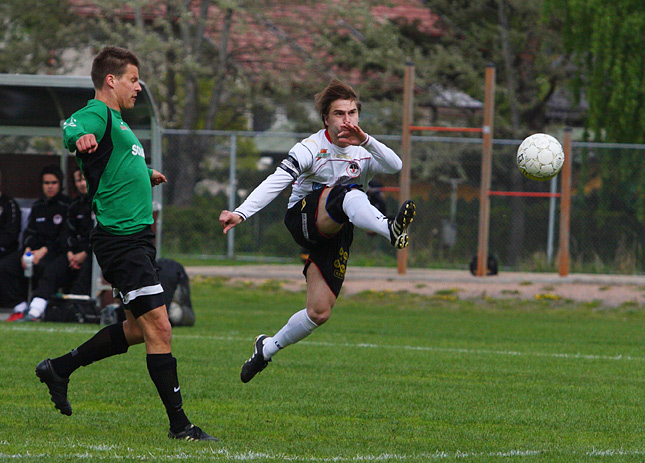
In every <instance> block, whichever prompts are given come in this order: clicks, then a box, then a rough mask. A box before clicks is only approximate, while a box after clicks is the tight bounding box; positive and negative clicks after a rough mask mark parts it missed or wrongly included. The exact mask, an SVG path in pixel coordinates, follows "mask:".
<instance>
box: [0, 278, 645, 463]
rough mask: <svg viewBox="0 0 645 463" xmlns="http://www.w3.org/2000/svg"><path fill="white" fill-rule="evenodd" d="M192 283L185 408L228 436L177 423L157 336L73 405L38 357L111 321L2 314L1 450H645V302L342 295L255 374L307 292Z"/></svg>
mask: <svg viewBox="0 0 645 463" xmlns="http://www.w3.org/2000/svg"><path fill="white" fill-rule="evenodd" d="M191 290H192V293H193V305H194V306H195V308H196V312H197V324H196V326H194V327H191V328H176V329H175V330H174V334H173V353H174V355H175V356H176V357H177V358H178V361H179V374H180V381H181V385H182V394H183V398H184V408H185V410H186V412H187V413H188V415H189V417H190V418H191V419H192V420H193V421H194V422H195V423H196V424H198V425H199V426H201V427H203V428H204V429H205V430H206V431H208V432H209V433H212V434H213V435H216V436H217V437H219V438H220V439H221V441H220V442H216V443H186V442H176V441H170V440H169V439H168V438H167V437H166V432H167V421H166V416H165V412H164V410H163V407H162V406H161V403H160V401H159V399H158V397H157V394H156V391H155V389H154V386H153V384H152V382H151V381H150V379H149V377H148V373H147V370H146V367H145V349H144V347H143V346H135V347H132V348H130V351H129V352H128V354H126V355H121V356H118V357H113V358H110V359H106V360H103V361H101V362H100V363H97V364H94V365H90V366H88V367H85V368H81V369H80V370H78V371H77V372H76V373H74V375H73V376H72V380H71V382H70V401H71V402H72V406H73V407H74V414H73V415H72V416H71V417H66V416H63V415H61V414H59V413H58V412H57V411H55V410H54V407H53V404H52V403H51V402H50V401H49V397H48V394H47V391H46V387H45V386H44V385H42V384H40V383H39V382H38V380H37V378H36V376H35V375H34V367H35V366H36V364H37V363H38V362H39V361H40V360H42V359H43V358H46V357H48V356H50V357H54V356H58V355H61V354H63V353H65V352H67V351H69V349H71V348H73V347H76V346H77V345H79V344H80V343H82V342H84V341H85V340H86V339H87V338H88V337H89V336H91V335H92V334H93V333H94V332H95V331H96V329H97V327H96V326H84V325H62V324H46V323H39V324H19V323H11V324H10V323H2V324H0V339H1V340H2V341H1V342H0V362H1V363H0V364H1V365H2V377H3V380H2V384H3V386H4V387H3V389H2V392H3V393H2V395H1V396H0V412H1V413H0V460H2V461H5V460H6V461H38V462H61V461H119V462H129V461H133V462H134V461H137V462H140V461H154V462H156V461H162V462H163V461H182V462H183V461H187V462H197V461H199V462H202V461H251V462H264V461H268V462H281V461H296V462H299V461H301V462H321V461H329V462H336V461H338V462H349V461H410V462H412V461H413V462H426V461H442V462H443V461H460V462H461V461H466V462H499V461H504V462H505V461H513V462H515V461H521V462H547V461H548V462H580V461H584V462H607V461H611V462H642V461H644V460H645V428H644V426H645V425H644V423H645V336H644V333H645V311H643V310H642V308H639V307H633V306H625V307H622V308H618V309H607V308H602V307H598V306H597V305H592V304H574V303H572V302H570V301H562V300H558V301H554V300H549V299H545V300H537V301H527V302H519V301H518V300H505V301H496V300H490V299H485V300H480V301H463V300H459V298H458V294H454V295H453V294H451V295H450V296H451V297H444V296H443V295H434V296H431V297H421V296H416V295H411V294H401V293H392V292H369V293H364V294H361V295H357V296H353V297H341V299H340V300H339V301H338V304H337V306H336V307H335V309H334V315H333V316H332V318H331V319H330V320H329V322H328V323H327V324H326V325H325V326H323V327H321V328H319V329H318V330H316V331H315V332H314V334H313V335H312V336H310V337H308V338H307V339H305V340H304V341H302V342H301V343H299V344H298V345H296V346H291V347H289V348H288V349H286V350H285V351H283V352H280V353H279V354H278V355H277V356H276V357H275V358H274V361H273V362H272V363H271V364H270V365H269V367H268V368H267V369H266V370H265V371H264V372H262V373H261V374H260V375H258V376H257V377H256V378H255V379H254V380H253V381H251V382H250V383H248V384H242V383H241V382H240V380H239V369H240V366H241V364H242V363H243V362H244V360H246V359H247V358H248V356H249V355H250V354H251V351H252V340H253V338H254V336H255V335H257V334H258V333H261V332H266V333H269V334H273V333H274V332H275V331H277V330H278V329H279V328H280V327H281V326H282V325H283V324H284V323H285V322H286V320H287V319H288V318H289V316H290V315H291V314H292V313H293V312H295V311H296V310H299V309H301V308H302V307H304V294H303V293H290V292H286V291H282V290H281V289H280V285H279V282H272V283H271V284H267V285H264V286H263V287H262V288H256V287H253V286H252V285H238V286H231V285H228V284H227V283H226V282H225V281H223V280H212V279H207V280H200V281H194V282H193V284H192V287H191ZM453 296H454V297H453Z"/></svg>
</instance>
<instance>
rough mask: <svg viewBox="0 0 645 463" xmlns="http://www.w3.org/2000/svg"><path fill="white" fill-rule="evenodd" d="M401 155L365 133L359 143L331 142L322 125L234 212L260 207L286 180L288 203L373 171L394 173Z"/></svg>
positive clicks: (359, 180)
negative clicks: (348, 144)
mask: <svg viewBox="0 0 645 463" xmlns="http://www.w3.org/2000/svg"><path fill="white" fill-rule="evenodd" d="M401 167H402V163H401V159H400V158H399V157H398V156H397V154H396V153H395V152H394V151H392V150H391V149H390V148H388V147H387V146H385V145H384V144H383V143H381V142H379V141H378V140H376V139H374V138H372V137H370V136H368V138H367V140H366V142H365V143H364V144H363V145H362V146H353V145H350V146H347V147H345V148H341V147H339V146H336V145H334V144H333V143H332V142H331V139H330V138H329V134H328V133H327V130H325V129H323V130H320V131H319V132H317V133H314V134H312V135H311V136H309V137H308V138H305V139H304V140H302V141H300V142H299V143H296V144H295V145H294V146H293V148H291V150H290V151H289V155H288V156H287V158H286V159H284V160H283V161H282V162H281V163H280V165H279V166H278V168H277V169H276V171H275V172H274V173H273V174H271V175H269V176H268V177H267V178H266V179H265V180H264V181H263V182H262V183H261V184H260V185H259V186H258V187H257V188H256V189H255V190H253V192H252V193H251V194H250V195H249V196H248V198H247V199H246V200H245V201H244V202H243V203H242V204H241V205H240V206H239V207H238V208H237V209H235V212H236V213H237V214H239V215H241V216H242V217H243V218H244V219H248V218H249V217H251V216H252V215H253V214H255V213H256V212H258V211H259V210H261V209H262V208H264V207H265V206H266V205H267V204H269V203H270V202H271V201H272V200H273V199H274V198H275V197H276V196H278V195H279V194H280V192H281V191H282V190H284V189H285V188H286V187H287V186H289V184H293V188H292V192H291V196H290V197H289V207H292V206H293V205H294V204H296V203H297V202H298V201H300V200H301V199H302V198H304V197H305V196H307V195H308V194H309V193H311V192H313V191H316V190H319V189H321V188H324V187H326V186H329V187H334V186H337V185H352V184H356V185H361V186H362V187H363V188H364V189H365V190H367V184H368V182H369V181H370V180H371V179H372V177H374V175H376V174H395V173H397V172H399V171H400V170H401Z"/></svg>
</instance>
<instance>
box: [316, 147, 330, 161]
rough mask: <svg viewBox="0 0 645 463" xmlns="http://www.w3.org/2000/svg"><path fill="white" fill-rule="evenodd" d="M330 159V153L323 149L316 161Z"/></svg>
mask: <svg viewBox="0 0 645 463" xmlns="http://www.w3.org/2000/svg"><path fill="white" fill-rule="evenodd" d="M328 157H329V152H328V151H327V150H326V149H321V150H320V152H319V153H318V155H317V156H316V159H324V158H328Z"/></svg>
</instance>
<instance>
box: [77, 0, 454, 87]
mask: <svg viewBox="0 0 645 463" xmlns="http://www.w3.org/2000/svg"><path fill="white" fill-rule="evenodd" d="M71 3H72V5H73V9H74V11H75V12H76V13H77V14H79V15H81V16H90V17H91V16H97V15H100V14H102V13H101V9H100V8H98V7H96V6H95V5H92V4H90V5H88V4H87V2H86V1H85V0H71ZM200 4H201V2H200V1H199V0H193V2H192V5H191V8H192V9H193V12H194V14H195V16H198V15H199V8H200ZM339 4H341V2H340V1H339V0H332V1H331V2H319V3H317V4H315V5H314V6H309V5H302V3H301V2H298V1H297V0H291V1H289V0H282V1H280V2H275V3H273V4H272V5H271V7H270V9H268V10H266V11H264V12H263V13H262V15H259V14H258V15H254V14H253V12H251V11H236V12H235V13H234V16H233V24H232V29H231V34H230V37H229V43H228V52H229V53H230V54H233V55H235V62H236V63H238V64H239V65H241V66H243V67H244V69H245V70H246V74H247V75H250V76H251V77H252V76H260V75H264V74H267V73H268V74H269V75H275V74H276V73H291V79H292V80H293V81H294V82H299V81H303V80H304V79H307V78H308V77H309V76H310V72H311V67H312V65H313V66H314V67H315V68H317V69H318V70H319V71H320V72H321V73H323V74H328V75H327V76H325V78H328V77H329V76H330V75H334V74H335V73H336V71H337V69H336V68H335V67H334V66H333V57H332V56H329V55H328V54H327V53H328V52H327V51H326V49H325V48H324V47H323V46H321V45H319V44H318V43H317V40H320V38H319V37H316V36H315V35H313V34H312V33H311V31H312V30H313V28H312V27H311V26H310V25H311V24H315V25H316V26H315V27H317V26H318V24H319V23H320V22H321V21H323V22H326V23H327V24H328V25H329V27H330V28H336V29H337V30H338V33H339V34H347V35H348V36H351V31H352V28H354V30H357V31H359V32H360V24H358V21H357V23H356V24H347V20H346V19H345V21H344V22H342V23H339V21H338V20H337V19H336V18H335V17H334V16H333V14H332V10H331V9H330V8H333V7H334V6H338V5H339ZM114 13H115V14H117V15H118V16H120V17H122V18H124V19H127V20H133V19H134V12H133V10H132V9H131V8H129V7H124V8H122V9H121V10H117V11H115V12H114ZM141 14H142V17H143V19H144V21H146V22H150V21H152V20H154V19H156V18H158V17H162V16H166V15H167V8H166V3H165V2H164V1H161V0H160V1H159V2H158V3H157V4H156V5H155V6H148V7H146V8H145V9H143V10H142V12H141ZM371 14H372V15H373V16H374V17H375V18H376V20H377V21H381V22H385V21H388V20H389V21H395V22H397V23H407V24H410V25H413V26H415V27H416V28H417V29H418V30H419V31H420V32H421V33H424V34H428V35H431V36H435V37H436V36H438V35H441V34H442V33H443V32H442V30H441V29H440V28H439V18H438V16H437V15H434V14H432V13H431V11H430V10H429V9H428V8H426V7H424V6H423V2H422V1H421V0H390V1H389V2H388V4H387V5H378V6H375V7H373V8H372V9H371ZM223 17H224V12H223V11H222V10H221V9H220V8H218V7H217V6H215V5H213V6H210V7H209V12H208V18H209V22H208V25H207V30H206V35H207V36H208V37H209V38H210V39H211V40H213V42H214V43H215V44H216V46H217V44H218V42H219V35H220V33H221V31H222V28H223ZM315 27H314V28H315ZM305 63H307V64H308V65H305ZM345 74H346V72H345ZM348 77H350V80H353V79H352V77H354V78H356V80H359V79H360V73H359V72H350V76H348Z"/></svg>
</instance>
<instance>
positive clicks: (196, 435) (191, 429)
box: [168, 424, 218, 441]
mask: <svg viewBox="0 0 645 463" xmlns="http://www.w3.org/2000/svg"><path fill="white" fill-rule="evenodd" d="M168 437H170V438H171V439H182V440H212V441H216V440H218V439H217V438H216V437H213V436H210V435H208V434H206V433H205V432H204V431H202V430H201V429H200V428H198V427H197V426H195V425H194V424H189V425H188V426H186V429H184V430H183V431H181V432H177V433H174V432H172V431H168Z"/></svg>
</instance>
